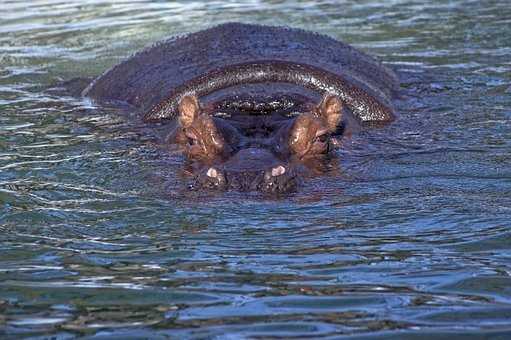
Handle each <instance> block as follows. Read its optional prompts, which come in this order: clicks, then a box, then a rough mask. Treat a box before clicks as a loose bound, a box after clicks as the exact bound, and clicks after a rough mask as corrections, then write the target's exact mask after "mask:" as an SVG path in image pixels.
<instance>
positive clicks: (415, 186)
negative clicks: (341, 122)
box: [0, 0, 511, 339]
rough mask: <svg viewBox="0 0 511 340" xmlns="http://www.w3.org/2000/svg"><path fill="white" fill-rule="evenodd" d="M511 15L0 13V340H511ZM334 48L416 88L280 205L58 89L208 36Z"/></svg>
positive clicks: (29, 5) (130, 5) (360, 6)
mask: <svg viewBox="0 0 511 340" xmlns="http://www.w3.org/2000/svg"><path fill="white" fill-rule="evenodd" d="M510 18H511V7H510V6H509V4H508V3H507V1H485V2H484V3H483V2H480V1H449V2H444V1H430V2H428V3H427V4H424V3H423V2H421V1H405V0H403V1H400V0H395V1H387V2H384V3H383V4H381V3H380V2H379V1H362V2H360V1H342V2H338V1H316V2H310V1H298V0H295V1H293V0H290V1H270V0H268V1H262V0H252V1H242V2H234V1H227V2H223V1H222V2H221V1H208V2H205V3H202V2H194V1H176V2H172V3H167V2H150V1H145V0H140V1H135V0H125V1H115V2H114V1H112V2H108V1H102V0H96V1H92V0H90V1H71V2H69V1H58V0H42V1H17V0H16V1H4V2H3V3H2V18H1V19H0V111H1V114H0V202H1V206H0V334H1V332H2V331H3V332H5V334H7V335H8V336H9V337H12V338H15V337H19V336H26V337H30V336H32V337H44V336H49V335H56V336H59V337H60V338H68V337H69V338H71V337H76V336H87V337H91V338H103V337H109V336H114V337H121V338H124V337H127V336H128V335H131V336H133V337H135V338H141V337H151V338H154V337H168V336H170V337H174V338H215V337H218V338H254V337H264V338H267V337H298V336H301V337H336V336H339V335H349V336H353V337H358V336H359V337H368V336H374V337H378V338H389V339H394V338H395V337H396V336H398V335H401V336H402V337H407V338H410V337H413V336H415V337H416V338H428V337H431V335H436V336H438V337H440V336H441V335H443V336H444V337H445V338H453V337H455V336H456V335H459V336H462V335H465V336H472V337H474V338H479V337H483V336H495V337H497V336H499V335H500V336H501V337H502V338H505V337H506V336H509V335H510V334H511V321H510V320H511V223H510V222H509V221H510V220H511V198H510V197H511V125H510V123H509V122H510V118H511V99H510V98H511V77H510V74H511V58H510V55H511V40H510V39H509V37H510V36H511V19H510ZM226 21H243V22H252V23H263V24H282V25H291V26H295V27H301V28H306V29H310V30H314V31H318V32H321V33H325V34H329V35H331V36H333V37H335V38H338V39H341V40H343V41H345V42H348V43H350V44H353V45H354V46H356V47H358V48H360V49H362V50H364V51H366V52H368V53H370V54H372V55H376V56H378V57H379V58H380V59H381V60H383V61H384V62H385V63H386V64H387V65H388V66H390V67H393V68H394V69H396V70H397V71H398V72H400V73H401V74H403V75H406V76H405V77H403V89H404V93H406V95H405V96H403V98H402V99H401V100H399V101H398V103H397V106H398V109H399V112H400V117H399V119H398V121H397V122H395V123H394V124H392V125H390V126H387V127H385V128H382V129H375V130H368V131H363V132H361V133H360V134H358V135H355V136H354V137H353V138H352V139H350V140H347V141H346V143H345V148H344V149H343V150H342V151H340V152H339V161H338V166H337V167H336V169H334V170H333V171H332V173H331V174H329V175H327V176H325V177H323V178H319V179H314V180H311V181H308V182H307V183H306V184H305V185H304V187H303V189H302V190H300V191H299V192H298V193H296V194H293V195H291V196H290V197H287V198H284V199H267V198H263V197H259V196H257V195H246V194H237V193H226V194H217V195H197V194H194V193H190V192H187V191H186V190H183V186H182V176H181V175H180V174H179V171H178V169H179V168H180V164H181V161H182V158H181V156H180V155H179V154H176V153H174V152H170V151H168V150H166V149H165V148H162V147H161V145H160V144H159V143H158V140H157V133H155V131H154V130H153V129H151V128H146V127H143V126H135V125H136V124H134V123H132V121H133V120H132V119H130V117H129V115H126V114H124V115H122V114H119V112H117V111H116V110H112V109H109V108H99V107H95V106H94V105H92V103H90V102H88V101H86V100H83V99H80V98H73V97H70V96H59V95H55V94H52V93H49V92H47V91H45V89H46V88H48V87H49V86H50V85H51V84H55V83H56V82H58V81H61V80H67V79H71V78H73V77H78V76H81V77H84V76H96V75H98V74H100V73H101V72H103V71H104V70H105V69H107V68H108V67H110V66H112V65H114V64H116V63H118V62H119V61H121V60H122V59H123V58H125V57H127V56H129V55H130V54H132V53H134V52H136V51H137V50H139V49H141V48H143V47H144V46H148V45H150V44H152V43H154V42H156V41H158V40H161V39H163V38H166V37H168V36H171V35H174V34H181V33H184V32H188V31H195V30H199V29H203V28H207V27H209V26H211V25H213V24H215V23H221V22H226Z"/></svg>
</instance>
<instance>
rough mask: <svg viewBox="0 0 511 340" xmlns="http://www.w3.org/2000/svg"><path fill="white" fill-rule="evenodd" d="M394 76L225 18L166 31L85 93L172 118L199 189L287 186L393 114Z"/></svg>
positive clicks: (290, 33)
mask: <svg viewBox="0 0 511 340" xmlns="http://www.w3.org/2000/svg"><path fill="white" fill-rule="evenodd" d="M398 89H399V82H398V79H397V77H396V75H395V74H394V73H393V72H392V71H391V70H390V69H388V68H386V67H385V66H383V65H382V64H381V63H380V62H378V61H376V60H375V59H373V58H372V57H370V56H368V55H366V54H364V53H363V52H360V51H358V50H356V49H355V48H353V47H351V46H349V45H347V44H344V43H342V42H339V41H337V40H334V39H332V38H330V37H327V36H324V35H319V34H316V33H312V32H307V31H304V30H299V29H291V28H283V27H270V26H259V25H249V24H238V23H230V24H223V25H220V26H216V27H213V28H210V29H207V30H204V31H200V32H196V33H192V34H189V35H185V36H181V37H177V38H172V39H169V40H167V41H164V42H162V43H159V44H157V45H155V46H153V47H151V48H148V49H146V50H144V51H142V52H139V53H137V54H135V55H134V56H132V57H130V58H128V59H127V60H126V61H124V62H122V63H120V64H118V65H116V66H114V67H112V68H111V69H110V70H108V71H107V72H105V73H104V74H103V75H101V76H100V77H98V78H97V79H95V80H94V81H93V82H92V83H91V84H90V85H89V86H88V87H87V88H86V89H85V90H84V91H83V95H84V96H88V97H91V98H92V99H94V100H97V101H100V102H105V101H108V102H124V103H128V104H130V105H132V106H133V107H136V108H137V109H138V110H140V112H142V114H143V119H144V120H145V121H146V122H167V121H170V122H176V124H171V125H172V132H171V133H170V135H169V138H168V139H167V140H168V141H169V142H171V143H177V144H179V145H181V146H182V148H183V150H184V152H185V154H186V155H187V157H188V159H189V160H190V161H192V162H193V163H194V164H196V166H195V167H194V169H196V170H195V173H196V177H197V184H198V185H199V186H200V187H208V188H223V189H237V190H261V191H265V192H287V191H290V190H294V189H295V188H296V185H297V183H299V182H300V181H299V179H300V174H301V173H303V171H304V169H307V168H309V169H310V167H311V164H312V167H314V166H315V165H318V164H321V163H322V162H324V160H325V159H327V158H328V154H329V153H330V151H331V150H332V149H333V148H335V147H336V146H338V145H339V139H340V138H341V137H342V136H341V134H342V128H343V121H344V119H343V116H344V115H345V114H346V113H347V112H348V111H349V112H350V114H351V115H352V116H354V117H356V118H357V119H358V120H359V121H360V122H389V121H392V120H393V119H394V111H393V108H392V98H393V97H394V96H395V95H396V94H397V92H398Z"/></svg>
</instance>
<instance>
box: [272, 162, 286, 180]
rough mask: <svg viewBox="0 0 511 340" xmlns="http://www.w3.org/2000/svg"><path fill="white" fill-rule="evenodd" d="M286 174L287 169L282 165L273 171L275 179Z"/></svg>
mask: <svg viewBox="0 0 511 340" xmlns="http://www.w3.org/2000/svg"><path fill="white" fill-rule="evenodd" d="M285 173H286V168H285V167H283V166H282V165H279V166H276V167H274V168H273V169H271V175H272V176H273V177H277V176H281V175H283V174H285Z"/></svg>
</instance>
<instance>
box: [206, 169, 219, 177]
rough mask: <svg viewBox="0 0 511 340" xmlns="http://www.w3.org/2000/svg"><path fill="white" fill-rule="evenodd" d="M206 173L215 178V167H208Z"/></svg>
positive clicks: (216, 173)
mask: <svg viewBox="0 0 511 340" xmlns="http://www.w3.org/2000/svg"><path fill="white" fill-rule="evenodd" d="M206 175H207V176H208V177H211V178H217V177H218V170H217V169H215V168H209V169H208V172H206Z"/></svg>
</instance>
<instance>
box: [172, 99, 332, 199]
mask: <svg viewBox="0 0 511 340" xmlns="http://www.w3.org/2000/svg"><path fill="white" fill-rule="evenodd" d="M303 111H304V112H296V113H294V114H292V115H290V116H289V115H288V116H283V115H278V114H266V115H250V114H248V115H243V114H239V115H237V116H236V118H233V117H230V118H225V117H221V116H218V115H214V114H211V112H208V111H207V110H205V109H203V106H202V105H201V103H200V102H199V100H198V99H197V97H196V96H194V95H185V96H183V97H182V99H181V100H180V101H179V106H178V112H179V117H178V123H177V126H176V128H175V130H174V131H173V133H172V134H171V135H170V137H169V139H170V142H173V143H176V144H178V145H180V146H181V147H182V149H183V150H184V153H185V155H186V157H187V158H188V160H190V162H191V163H192V164H194V167H193V168H194V175H195V177H196V183H195V184H194V185H193V187H199V188H209V189H220V190H239V191H261V192H264V193H275V194H279V193H286V192H290V191H294V190H295V189H296V185H297V183H298V182H299V179H300V176H301V175H302V174H303V171H304V170H306V169H307V165H310V164H313V165H314V164H318V163H320V162H322V160H323V159H325V156H326V155H327V153H328V152H329V151H330V150H331V149H332V148H333V147H334V146H336V145H338V140H337V139H336V137H335V136H334V135H335V132H336V131H337V128H338V125H339V124H340V121H341V115H342V102H341V100H340V99H339V98H338V97H337V96H335V95H329V94H327V95H325V96H324V97H323V99H322V100H321V102H320V103H319V104H316V105H308V106H307V109H305V110H303Z"/></svg>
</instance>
